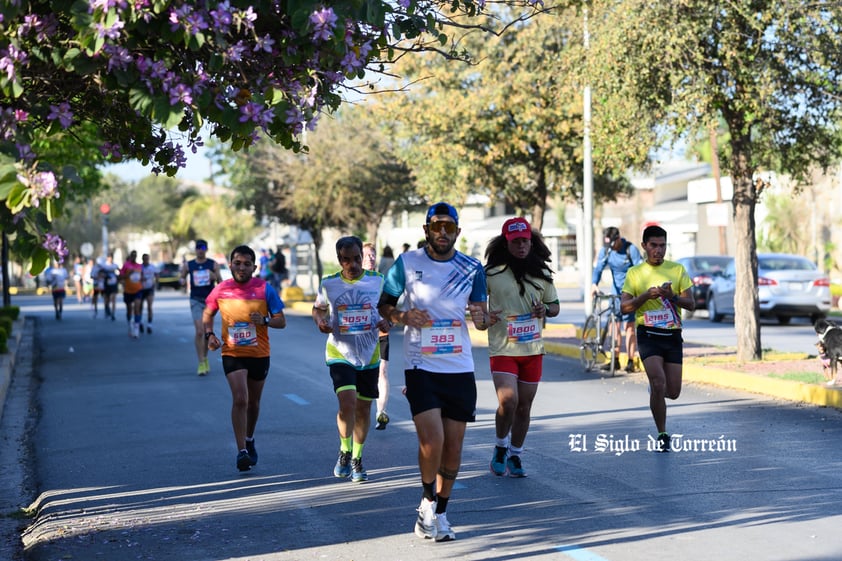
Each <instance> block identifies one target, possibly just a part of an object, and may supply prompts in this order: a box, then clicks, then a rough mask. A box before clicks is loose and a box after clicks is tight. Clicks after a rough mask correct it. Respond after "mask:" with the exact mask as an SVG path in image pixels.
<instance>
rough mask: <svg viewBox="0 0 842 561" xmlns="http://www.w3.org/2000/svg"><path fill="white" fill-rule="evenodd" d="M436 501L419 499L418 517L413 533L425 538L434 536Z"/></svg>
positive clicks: (428, 538)
mask: <svg viewBox="0 0 842 561" xmlns="http://www.w3.org/2000/svg"><path fill="white" fill-rule="evenodd" d="M436 533H437V528H436V502H435V501H431V500H429V499H421V504H420V505H419V507H418V519H417V520H416V521H415V535H416V536H418V537H419V538H424V539H427V540H430V539H433V538H435V537H436Z"/></svg>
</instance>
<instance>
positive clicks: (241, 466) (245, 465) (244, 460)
mask: <svg viewBox="0 0 842 561" xmlns="http://www.w3.org/2000/svg"><path fill="white" fill-rule="evenodd" d="M237 469H238V470H240V471H248V470H250V469H251V458H250V457H249V453H248V452H247V451H245V450H240V452H239V453H238V454H237Z"/></svg>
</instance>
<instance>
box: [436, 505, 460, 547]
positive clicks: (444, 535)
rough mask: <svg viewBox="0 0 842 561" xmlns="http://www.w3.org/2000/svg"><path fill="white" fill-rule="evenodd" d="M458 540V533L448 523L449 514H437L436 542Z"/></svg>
mask: <svg viewBox="0 0 842 561" xmlns="http://www.w3.org/2000/svg"><path fill="white" fill-rule="evenodd" d="M455 539H456V533H455V532H454V531H453V528H451V527H450V522H448V521H447V513H446V512H442V513H441V514H436V541H437V542H449V541H451V540H455Z"/></svg>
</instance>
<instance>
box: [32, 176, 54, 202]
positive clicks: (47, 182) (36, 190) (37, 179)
mask: <svg viewBox="0 0 842 561" xmlns="http://www.w3.org/2000/svg"><path fill="white" fill-rule="evenodd" d="M29 187H30V189H32V193H33V195H34V196H36V197H38V198H39V199H57V198H59V192H58V181H56V176H55V174H53V172H51V171H39V172H37V173H36V174H35V175H33V176H32V180H31V182H30V184H29Z"/></svg>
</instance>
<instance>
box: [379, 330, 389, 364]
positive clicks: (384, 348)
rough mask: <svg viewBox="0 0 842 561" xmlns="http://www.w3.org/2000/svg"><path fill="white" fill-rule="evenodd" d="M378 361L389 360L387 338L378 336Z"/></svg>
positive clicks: (386, 336)
mask: <svg viewBox="0 0 842 561" xmlns="http://www.w3.org/2000/svg"><path fill="white" fill-rule="evenodd" d="M380 360H389V336H388V335H381V336H380Z"/></svg>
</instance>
